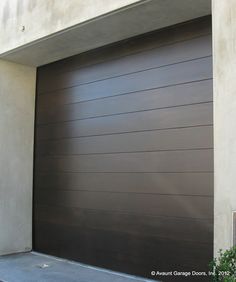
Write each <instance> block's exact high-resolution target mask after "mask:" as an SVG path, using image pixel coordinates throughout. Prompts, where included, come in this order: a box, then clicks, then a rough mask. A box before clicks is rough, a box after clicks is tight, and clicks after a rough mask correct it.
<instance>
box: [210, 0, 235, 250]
mask: <svg viewBox="0 0 236 282" xmlns="http://www.w3.org/2000/svg"><path fill="white" fill-rule="evenodd" d="M212 13H213V55H214V60H213V61H214V67H213V69H214V146H215V154H214V159H215V224H214V229H215V230H214V234H215V254H216V253H217V251H218V250H219V249H220V248H222V249H226V248H229V247H230V246H231V245H232V211H233V210H236V1H235V0H227V1H222V0H213V9H212Z"/></svg>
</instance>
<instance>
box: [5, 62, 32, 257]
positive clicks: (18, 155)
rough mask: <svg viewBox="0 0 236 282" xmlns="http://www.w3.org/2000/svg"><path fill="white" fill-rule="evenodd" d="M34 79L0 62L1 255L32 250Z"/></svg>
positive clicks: (18, 67) (17, 67) (22, 68)
mask: <svg viewBox="0 0 236 282" xmlns="http://www.w3.org/2000/svg"><path fill="white" fill-rule="evenodd" d="M35 78H36V69H35V68H32V67H27V66H23V65H18V64H15V63H9V62H6V61H3V60H0V255H2V254H8V253H13V252H20V251H27V250H30V249H31V248H32V176H33V174H32V173H33V137H34V100H35Z"/></svg>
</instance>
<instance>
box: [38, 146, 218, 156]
mask: <svg viewBox="0 0 236 282" xmlns="http://www.w3.org/2000/svg"><path fill="white" fill-rule="evenodd" d="M213 149H214V148H213V147H206V148H189V149H187V148H184V149H182V148H181V149H163V150H140V151H138V150H137V151H121V152H120V151H118V152H101V153H100V152H97V153H96V152H94V153H78V154H43V155H39V154H38V156H37V157H36V158H38V157H40V156H42V157H50V158H60V157H65V156H66V157H67V156H68V157H70V156H93V155H119V154H136V153H158V152H180V151H181V152H182V151H183V152H184V151H206V150H213Z"/></svg>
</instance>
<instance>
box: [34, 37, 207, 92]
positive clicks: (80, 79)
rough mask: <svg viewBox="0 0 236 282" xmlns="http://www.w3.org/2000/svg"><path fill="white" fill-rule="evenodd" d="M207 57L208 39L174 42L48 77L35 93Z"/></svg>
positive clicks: (200, 38) (199, 38)
mask: <svg viewBox="0 0 236 282" xmlns="http://www.w3.org/2000/svg"><path fill="white" fill-rule="evenodd" d="M206 56H211V36H210V35H208V36H203V37H198V38H194V39H191V40H188V41H183V42H177V43H175V44H172V45H169V46H163V47H160V48H158V49H153V50H148V51H144V52H140V53H138V54H134V55H130V56H128V57H123V58H119V59H118V60H111V61H108V62H104V63H100V64H99V65H92V66H89V67H87V68H79V69H77V70H74V71H71V72H69V73H68V72H65V73H62V74H58V75H56V76H55V77H52V76H50V77H49V78H48V79H47V78H46V79H44V81H43V83H41V84H40V85H39V89H38V93H39V94H41V93H43V92H48V91H54V90H56V89H61V88H67V87H72V86H77V85H80V84H85V83H91V82H94V81H98V80H104V79H107V78H111V77H116V76H121V75H125V74H129V73H133V72H137V71H142V70H145V69H150V68H157V67H160V66H164V65H168V64H174V63H179V62H183V61H187V60H192V59H196V58H201V57H206Z"/></svg>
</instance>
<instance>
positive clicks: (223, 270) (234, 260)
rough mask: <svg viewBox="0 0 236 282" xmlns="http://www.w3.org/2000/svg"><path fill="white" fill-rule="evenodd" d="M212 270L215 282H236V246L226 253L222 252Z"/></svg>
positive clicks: (211, 264) (211, 265) (212, 265)
mask: <svg viewBox="0 0 236 282" xmlns="http://www.w3.org/2000/svg"><path fill="white" fill-rule="evenodd" d="M210 269H211V272H212V273H213V275H212V281H213V282H236V246H234V247H232V248H231V249H229V250H226V251H224V252H223V251H222V250H220V251H219V256H218V258H215V259H214V260H213V261H212V262H211V263H210Z"/></svg>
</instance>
